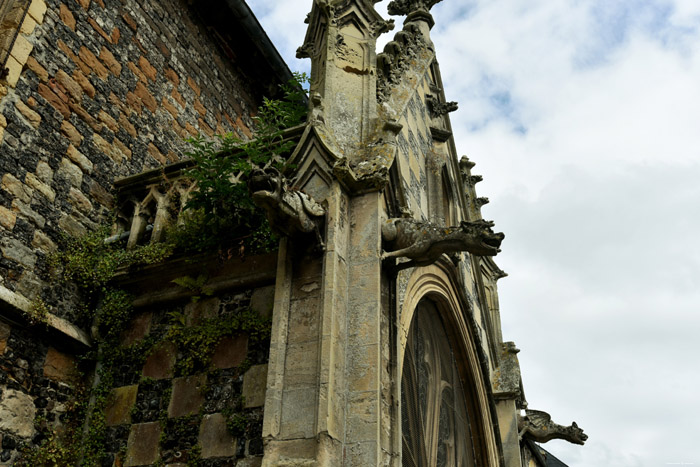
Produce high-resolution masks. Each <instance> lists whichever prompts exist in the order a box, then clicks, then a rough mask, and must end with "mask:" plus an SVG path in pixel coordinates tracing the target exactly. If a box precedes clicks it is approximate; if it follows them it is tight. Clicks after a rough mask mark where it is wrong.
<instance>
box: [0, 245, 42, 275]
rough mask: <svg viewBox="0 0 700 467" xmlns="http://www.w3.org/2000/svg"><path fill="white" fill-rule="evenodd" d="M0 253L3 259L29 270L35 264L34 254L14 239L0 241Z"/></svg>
mask: <svg viewBox="0 0 700 467" xmlns="http://www.w3.org/2000/svg"><path fill="white" fill-rule="evenodd" d="M0 251H2V256H4V257H5V258H8V259H11V260H12V261H16V262H18V263H19V264H22V265H24V266H26V267H28V268H30V269H33V268H34V265H35V264H36V254H35V253H34V251H32V250H31V249H30V248H27V247H26V246H25V245H24V244H23V243H22V242H20V241H19V240H17V239H15V238H4V239H2V240H0Z"/></svg>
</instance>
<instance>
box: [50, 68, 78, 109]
mask: <svg viewBox="0 0 700 467" xmlns="http://www.w3.org/2000/svg"><path fill="white" fill-rule="evenodd" d="M56 81H58V83H59V84H60V85H61V86H63V87H64V88H65V89H66V91H67V92H68V94H70V96H71V97H72V98H73V99H75V100H76V101H78V102H80V101H81V100H82V99H83V88H81V87H80V84H78V83H77V82H76V81H75V80H74V79H73V78H72V77H71V76H69V75H68V73H66V72H65V71H63V70H58V71H57V72H56Z"/></svg>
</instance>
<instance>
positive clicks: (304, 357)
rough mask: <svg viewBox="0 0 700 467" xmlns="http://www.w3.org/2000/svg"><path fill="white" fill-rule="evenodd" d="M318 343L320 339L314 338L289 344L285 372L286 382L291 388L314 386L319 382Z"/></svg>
mask: <svg viewBox="0 0 700 467" xmlns="http://www.w3.org/2000/svg"><path fill="white" fill-rule="evenodd" d="M290 337H291V336H290ZM290 340H291V339H290ZM318 345H319V344H318V341H317V340H313V341H307V342H301V343H298V344H297V343H294V344H289V345H288V346H287V356H286V358H285V361H284V373H285V384H286V385H287V386H288V387H289V388H301V387H314V386H316V385H317V384H318V376H319V375H318Z"/></svg>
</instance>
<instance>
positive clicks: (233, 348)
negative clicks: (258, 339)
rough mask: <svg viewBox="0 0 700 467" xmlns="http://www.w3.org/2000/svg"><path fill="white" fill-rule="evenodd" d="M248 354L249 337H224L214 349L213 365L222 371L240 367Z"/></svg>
mask: <svg viewBox="0 0 700 467" xmlns="http://www.w3.org/2000/svg"><path fill="white" fill-rule="evenodd" d="M247 354H248V336H246V335H241V336H234V337H224V338H223V339H221V340H220V341H219V343H218V344H217V345H216V347H215V348H214V354H213V355H212V358H211V361H212V364H213V365H214V366H215V367H216V368H218V369H220V370H224V369H226V368H234V367H237V366H239V365H240V364H241V363H243V361H244V360H245V358H246V355H247Z"/></svg>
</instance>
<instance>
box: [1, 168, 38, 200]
mask: <svg viewBox="0 0 700 467" xmlns="http://www.w3.org/2000/svg"><path fill="white" fill-rule="evenodd" d="M0 188H2V189H3V190H5V191H7V192H8V193H10V194H11V195H12V196H13V197H14V198H17V199H19V200H22V201H24V202H25V203H29V202H30V201H31V200H32V190H31V189H30V188H29V187H28V186H26V185H25V184H24V183H22V182H21V181H19V180H18V179H17V178H16V177H15V176H14V175H12V174H9V173H6V174H5V175H3V176H2V181H0Z"/></svg>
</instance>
